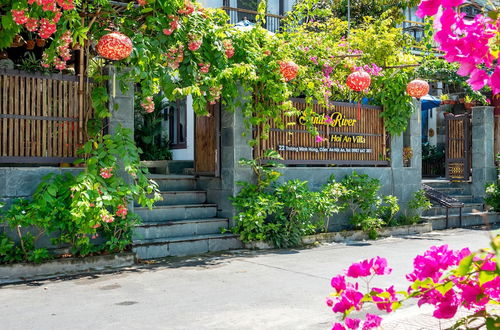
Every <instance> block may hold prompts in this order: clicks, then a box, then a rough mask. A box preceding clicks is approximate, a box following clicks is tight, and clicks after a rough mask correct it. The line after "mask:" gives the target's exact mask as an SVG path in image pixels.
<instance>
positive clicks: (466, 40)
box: [417, 0, 500, 94]
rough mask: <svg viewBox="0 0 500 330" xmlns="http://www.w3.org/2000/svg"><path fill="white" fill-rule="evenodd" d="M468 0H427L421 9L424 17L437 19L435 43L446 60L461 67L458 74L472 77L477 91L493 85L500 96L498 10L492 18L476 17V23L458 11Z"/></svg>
mask: <svg viewBox="0 0 500 330" xmlns="http://www.w3.org/2000/svg"><path fill="white" fill-rule="evenodd" d="M464 2H465V1H464V0H442V1H436V0H423V1H422V2H421V3H420V5H419V7H418V10H417V15H418V16H420V17H425V16H434V30H435V34H434V40H435V41H436V42H438V43H439V49H440V50H442V51H443V52H444V53H445V54H444V58H445V59H446V60H447V61H449V62H457V63H459V64H460V69H459V71H458V74H460V75H462V76H469V80H468V83H469V84H470V86H471V87H472V89H473V90H479V89H481V88H483V87H484V86H485V85H487V86H490V87H491V89H492V91H493V94H497V93H500V66H499V63H498V54H499V51H500V42H499V41H500V32H499V31H500V18H499V11H498V9H496V10H492V11H491V12H490V15H489V16H483V15H482V14H478V15H476V16H475V17H474V18H473V19H472V20H470V19H467V18H466V17H465V16H466V15H465V13H459V12H457V7H458V6H460V5H462V4H463V3H464Z"/></svg>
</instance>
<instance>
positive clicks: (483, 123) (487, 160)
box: [472, 107, 496, 201]
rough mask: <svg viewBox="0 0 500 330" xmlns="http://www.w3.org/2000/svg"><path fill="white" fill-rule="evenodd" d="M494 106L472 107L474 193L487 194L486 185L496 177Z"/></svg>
mask: <svg viewBox="0 0 500 330" xmlns="http://www.w3.org/2000/svg"><path fill="white" fill-rule="evenodd" d="M494 125H495V124H494V120H493V107H474V108H472V195H473V197H474V199H476V200H478V201H479V200H482V199H483V198H484V196H485V191H484V189H485V185H486V184H487V183H489V182H493V181H495V179H496V168H495V160H494V159H495V157H494V156H495V155H494Z"/></svg>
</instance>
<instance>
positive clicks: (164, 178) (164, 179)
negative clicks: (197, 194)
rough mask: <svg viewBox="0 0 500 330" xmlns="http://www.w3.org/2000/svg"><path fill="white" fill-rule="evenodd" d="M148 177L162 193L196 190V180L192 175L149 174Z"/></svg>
mask: <svg viewBox="0 0 500 330" xmlns="http://www.w3.org/2000/svg"><path fill="white" fill-rule="evenodd" d="M149 177H150V178H151V179H153V180H154V181H156V183H158V187H159V189H160V190H162V191H186V190H196V180H195V177H194V176H192V175H177V174H171V175H161V174H150V175H149Z"/></svg>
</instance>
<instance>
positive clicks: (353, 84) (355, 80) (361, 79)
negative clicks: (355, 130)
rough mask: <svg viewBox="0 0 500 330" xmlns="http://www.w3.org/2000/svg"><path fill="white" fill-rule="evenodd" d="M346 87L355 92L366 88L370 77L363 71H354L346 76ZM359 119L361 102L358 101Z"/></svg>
mask: <svg viewBox="0 0 500 330" xmlns="http://www.w3.org/2000/svg"><path fill="white" fill-rule="evenodd" d="M346 83H347V87H349V88H350V89H352V90H353V91H355V92H362V91H364V90H367V89H368V88H369V87H370V84H371V83H372V78H371V77H370V75H369V74H368V73H367V72H365V71H362V70H361V71H355V72H353V73H351V74H350V75H348V76H347V82H346ZM360 119H361V102H358V120H360Z"/></svg>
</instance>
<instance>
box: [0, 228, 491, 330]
mask: <svg viewBox="0 0 500 330" xmlns="http://www.w3.org/2000/svg"><path fill="white" fill-rule="evenodd" d="M487 240H488V238H487V232H485V231H482V230H466V229H456V230H447V231H440V232H433V233H429V234H425V235H422V236H415V237H406V238H388V239H384V240H379V241H375V242H358V243H353V244H328V245H321V246H318V247H315V248H309V249H301V250H281V251H279V250H276V251H265V252H253V251H237V252H234V253H226V254H222V255H221V254H219V255H211V256H205V257H200V258H191V259H181V260H169V261H167V262H166V263H162V264H154V265H147V266H146V267H137V268H134V269H130V270H125V271H121V272H119V273H114V274H102V275H94V276H85V277H80V278H72V279H62V280H50V281H44V282H38V283H33V284H21V285H10V286H4V287H0V329H2V330H4V329H5V330H10V329H115V330H116V329H239V330H240V329H308V330H309V329H329V328H330V327H331V324H332V321H333V320H334V314H333V313H332V312H331V311H330V310H329V309H328V308H327V307H326V305H325V303H324V301H325V297H326V296H327V295H328V294H329V293H330V290H331V288H330V285H329V281H330V278H331V276H333V275H334V274H337V273H339V272H341V271H342V269H345V268H346V267H347V266H348V265H349V264H350V263H351V262H352V261H356V260H359V259H362V258H370V257H374V256H377V255H383V256H386V257H387V258H388V260H389V264H390V266H392V267H393V268H394V271H393V273H392V274H391V275H389V276H384V277H383V278H380V279H379V280H378V283H374V284H377V285H382V286H388V285H390V284H391V283H392V282H395V283H396V286H397V288H399V289H404V288H406V286H407V283H406V281H405V280H403V278H404V274H406V273H408V272H409V271H410V269H411V263H412V257H413V256H415V254H417V253H422V252H423V251H424V250H425V249H426V248H428V247H430V246H432V245H438V244H448V245H449V246H450V247H452V248H462V247H466V246H467V247H470V248H471V249H477V248H480V247H483V246H486V245H487ZM415 320H419V321H418V322H415ZM431 322H432V320H430V318H426V317H425V313H424V314H422V312H421V311H420V310H418V309H417V308H416V307H415V306H410V307H408V308H406V309H405V310H404V311H403V312H402V313H400V314H398V317H396V318H391V319H389V320H388V321H387V323H386V326H385V329H392V328H394V329H395V328H398V329H439V325H438V324H437V323H431Z"/></svg>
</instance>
